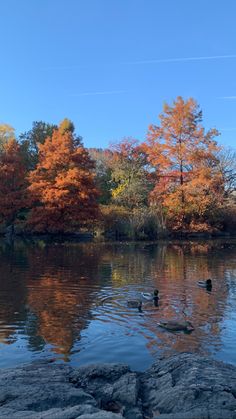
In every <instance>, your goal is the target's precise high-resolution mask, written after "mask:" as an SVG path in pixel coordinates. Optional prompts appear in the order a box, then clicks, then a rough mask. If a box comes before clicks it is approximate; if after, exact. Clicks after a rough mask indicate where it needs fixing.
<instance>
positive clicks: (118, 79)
mask: <svg viewBox="0 0 236 419" xmlns="http://www.w3.org/2000/svg"><path fill="white" fill-rule="evenodd" d="M235 19H236V1H235V0H224V1H221V0H219V1H216V0H214V1H213V0H199V1H198V2H194V1H190V0H165V1H164V0H1V1H0V51H1V65H0V94H1V100H0V122H6V123H9V124H10V125H12V126H13V127H15V129H16V132H17V134H19V133H20V132H22V131H26V130H28V129H30V128H31V126H32V121H37V120H44V121H46V122H52V123H58V122H59V121H60V120H62V119H63V118H64V117H68V118H70V119H72V120H73V122H74V124H75V126H76V131H77V133H78V134H80V135H82V136H83V139H84V144H85V146H87V147H106V146H108V144H109V143H110V142H114V141H117V140H120V139H122V138H123V137H126V136H132V137H135V138H138V139H139V140H143V139H144V138H145V136H146V132H147V128H148V125H149V124H151V123H158V119H157V117H158V115H159V114H160V112H161V110H162V106H163V103H164V101H166V102H171V101H172V100H173V99H174V98H175V97H176V96H178V95H181V96H183V97H184V98H187V97H190V96H192V97H194V98H195V99H196V100H197V101H198V102H199V104H200V106H201V108H202V110H203V118H204V125H205V126H206V127H207V128H210V127H216V128H218V129H219V130H220V131H221V133H222V135H221V137H220V139H219V142H220V143H222V144H224V145H226V146H234V143H235V137H236V25H235Z"/></svg>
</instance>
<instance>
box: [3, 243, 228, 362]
mask: <svg viewBox="0 0 236 419" xmlns="http://www.w3.org/2000/svg"><path fill="white" fill-rule="evenodd" d="M209 277H210V278H212V281H213V289H212V291H211V292H207V291H206V290H205V289H201V288H199V287H198V286H197V284H196V282H197V281H198V280H199V279H207V278H209ZM155 288H158V289H159V293H160V303H159V307H154V306H153V304H152V303H149V302H147V303H145V304H143V312H142V313H139V312H138V310H137V309H130V308H128V307H127V300H128V299H129V298H137V297H139V296H140V293H141V292H142V291H145V292H152V291H153V289H155ZM163 319H179V320H183V319H189V320H190V321H191V323H192V324H193V325H194V327H195V330H194V331H193V332H192V333H191V334H185V333H183V332H177V333H170V332H167V331H165V330H163V329H160V328H159V327H158V326H157V323H158V321H160V320H163ZM235 347H236V240H215V241H202V242H196V241H193V242H191V241H186V242H178V241H175V242H173V241H172V242H161V243H100V244H96V243H79V244H78V243H64V244H47V243H45V242H43V241H37V242H35V243H34V244H32V243H26V242H23V241H16V242H15V243H14V245H9V244H7V243H5V242H4V241H2V242H0V355H1V356H0V367H10V366H15V365H19V364H22V363H25V362H30V361H32V360H35V359H37V358H43V357H46V358H51V359H55V360H56V361H60V362H62V361H66V362H69V363H71V364H72V365H75V366H77V365H81V364H86V363H91V362H125V363H128V364H130V365H131V367H132V368H134V369H136V370H144V369H145V368H147V367H148V366H149V365H150V364H151V363H152V362H153V361H154V360H155V359H157V358H158V357H159V356H160V355H164V356H165V355H169V354H172V353H176V352H183V351H191V352H197V353H200V354H207V355H210V356H211V357H213V358H215V359H221V360H225V361H227V362H231V363H233V364H235V365H236V353H235Z"/></svg>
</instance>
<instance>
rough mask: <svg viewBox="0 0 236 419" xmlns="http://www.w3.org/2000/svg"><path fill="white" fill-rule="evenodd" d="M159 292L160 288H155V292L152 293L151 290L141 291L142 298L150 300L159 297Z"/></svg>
mask: <svg viewBox="0 0 236 419" xmlns="http://www.w3.org/2000/svg"><path fill="white" fill-rule="evenodd" d="M158 294H159V291H158V290H154V291H153V293H151V292H141V296H142V298H144V300H148V301H152V300H154V298H159V297H158Z"/></svg>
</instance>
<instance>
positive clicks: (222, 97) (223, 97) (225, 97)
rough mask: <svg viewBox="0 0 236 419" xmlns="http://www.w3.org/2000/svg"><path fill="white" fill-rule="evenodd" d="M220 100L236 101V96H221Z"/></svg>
mask: <svg viewBox="0 0 236 419" xmlns="http://www.w3.org/2000/svg"><path fill="white" fill-rule="evenodd" d="M219 99H236V96H220V97H219Z"/></svg>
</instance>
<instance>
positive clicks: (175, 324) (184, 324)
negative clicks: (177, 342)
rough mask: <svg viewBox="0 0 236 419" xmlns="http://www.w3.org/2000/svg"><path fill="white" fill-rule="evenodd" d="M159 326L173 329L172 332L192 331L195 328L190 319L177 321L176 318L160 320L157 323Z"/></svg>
mask: <svg viewBox="0 0 236 419" xmlns="http://www.w3.org/2000/svg"><path fill="white" fill-rule="evenodd" d="M157 324H158V326H160V327H162V328H163V329H166V330H169V331H172V332H178V331H181V330H182V331H184V332H192V331H193V330H194V327H193V325H192V323H190V322H189V321H188V320H183V321H176V320H169V321H160V322H159V323H157Z"/></svg>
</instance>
